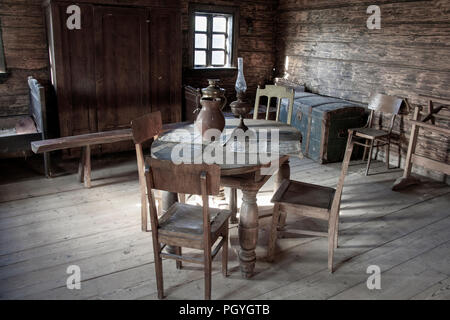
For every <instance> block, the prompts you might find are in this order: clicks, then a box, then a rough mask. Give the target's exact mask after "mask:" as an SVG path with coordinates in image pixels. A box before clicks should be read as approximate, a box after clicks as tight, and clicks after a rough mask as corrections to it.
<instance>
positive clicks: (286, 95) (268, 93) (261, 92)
mask: <svg viewBox="0 0 450 320" xmlns="http://www.w3.org/2000/svg"><path fill="white" fill-rule="evenodd" d="M261 97H267V106H260V100H261ZM272 98H277V107H276V118H275V120H276V121H279V116H280V107H281V100H282V99H288V100H289V106H288V116H287V124H291V118H292V110H293V107H294V88H288V87H284V86H276V85H266V86H265V88H264V89H261V87H260V86H258V89H257V90H256V99H255V108H254V110H253V119H258V111H259V108H260V107H262V108H265V113H266V120H269V113H270V101H271V100H272ZM227 193H228V201H229V207H228V208H229V209H230V210H231V212H232V215H231V223H238V219H237V218H236V213H237V190H236V188H230V189H229V191H228V192H227Z"/></svg>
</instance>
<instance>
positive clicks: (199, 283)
mask: <svg viewBox="0 0 450 320" xmlns="http://www.w3.org/2000/svg"><path fill="white" fill-rule="evenodd" d="M8 165H9V166H12V165H11V164H8ZM290 165H291V178H292V179H295V180H300V181H304V182H308V183H318V184H322V185H325V186H332V187H334V186H335V185H336V183H337V180H338V176H339V172H340V167H341V164H340V163H335V164H328V165H319V164H317V163H315V162H313V161H312V160H310V159H307V158H304V159H298V158H291V161H290ZM24 170H25V169H24ZM364 170H365V163H362V162H361V161H355V162H352V163H351V166H350V168H349V173H348V175H347V177H346V181H345V187H344V191H343V197H342V207H341V222H340V238H339V245H340V247H339V248H338V249H337V250H336V260H335V261H336V264H337V270H336V271H335V273H334V274H330V273H329V272H328V271H327V268H326V265H327V264H326V259H327V242H326V239H324V238H317V237H307V236H298V235H294V236H292V237H291V236H284V237H282V238H280V239H279V240H278V242H277V247H276V259H275V262H274V263H268V262H267V261H266V260H265V254H266V245H267V239H268V226H269V222H270V217H263V218H261V219H260V232H259V240H258V247H257V266H256V274H255V276H254V277H253V278H252V279H249V280H245V279H242V278H241V275H240V271H239V264H238V259H237V254H236V250H237V249H238V236H237V227H236V226H235V225H232V226H231V228H230V242H231V246H232V247H231V248H232V250H230V263H229V270H230V276H229V277H228V278H223V277H222V275H221V273H220V254H219V255H218V256H217V258H216V261H214V263H213V283H212V285H213V291H212V297H213V299H450V280H449V279H450V268H449V267H448V266H449V265H450V264H449V262H450V261H449V259H450V255H448V252H449V251H450V232H449V231H448V230H450V213H449V210H448V208H449V207H450V187H449V186H448V185H446V184H442V183H439V182H436V181H432V180H428V179H423V183H422V184H421V185H418V186H415V187H412V188H410V189H408V190H405V191H403V192H393V191H392V190H391V189H390V188H391V186H392V183H393V182H394V180H395V179H396V178H397V177H399V176H401V174H402V172H401V171H400V170H398V169H392V170H389V172H386V169H385V165H384V164H383V163H380V162H377V161H375V162H374V163H373V165H372V166H371V172H373V174H371V175H370V176H368V177H366V176H364ZM16 171H17V170H15V171H14V170H11V172H16ZM69 171H70V170H69ZM136 171H137V170H136V163H135V160H134V158H133V155H130V156H129V157H128V158H126V157H125V158H121V160H120V161H119V162H118V163H114V161H111V162H104V161H102V160H101V159H94V162H93V182H92V184H93V187H92V188H91V189H85V188H84V187H83V186H82V184H80V183H78V182H77V181H76V175H75V173H74V172H72V173H71V174H67V175H63V176H60V177H56V178H52V179H46V178H43V177H41V176H39V175H36V174H33V173H24V174H23V175H22V176H23V178H21V179H19V180H17V181H15V180H14V179H12V178H11V177H10V178H7V179H5V180H4V182H0V280H1V287H0V298H1V299H156V298H157V295H156V283H155V273H154V263H153V252H152V245H151V234H150V233H143V232H141V231H140V207H139V205H140V198H139V184H138V179H137V172H136ZM272 192H273V179H270V180H269V181H268V183H267V184H266V185H265V186H264V187H263V188H262V190H261V192H260V193H259V195H258V204H259V205H260V206H261V208H262V210H261V211H260V215H262V216H264V215H267V214H268V213H270V211H271V210H270V198H271V195H272ZM240 194H241V193H240V192H238V197H240V196H241V195H240ZM192 201H195V199H192ZM215 204H216V205H218V206H224V205H226V202H225V201H224V200H221V199H215ZM240 204H241V201H240V198H239V200H238V205H240ZM287 222H288V224H289V225H291V226H292V227H294V228H295V227H303V228H304V227H305V226H307V227H309V228H312V229H318V230H320V229H322V228H323V227H324V225H323V223H318V222H316V221H313V220H312V219H298V218H296V217H290V216H288V220H287ZM186 252H188V253H191V254H198V252H196V251H194V250H187V251H186ZM69 265H78V266H80V268H81V273H82V284H81V290H69V289H67V288H66V280H67V277H68V274H67V273H66V270H67V267H68V266H69ZM369 265H378V266H379V267H380V268H381V271H382V273H381V290H369V289H368V288H367V285H366V281H367V278H368V276H369V275H368V274H367V273H366V269H367V267H368V266H369ZM164 281H165V289H166V294H167V296H168V297H167V298H168V299H188V298H190V297H192V296H198V297H201V296H202V295H203V271H202V269H201V267H199V266H197V265H190V264H185V268H183V270H177V269H176V268H175V262H174V261H171V260H170V261H164Z"/></svg>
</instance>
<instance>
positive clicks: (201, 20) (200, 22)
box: [195, 16, 207, 31]
mask: <svg viewBox="0 0 450 320" xmlns="http://www.w3.org/2000/svg"><path fill="white" fill-rule="evenodd" d="M206 26H207V19H206V17H204V16H195V31H206Z"/></svg>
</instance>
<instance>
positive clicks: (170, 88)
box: [150, 8, 182, 123]
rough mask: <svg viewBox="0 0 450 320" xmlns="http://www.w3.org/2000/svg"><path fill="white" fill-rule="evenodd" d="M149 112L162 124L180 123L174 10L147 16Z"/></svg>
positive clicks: (154, 10) (178, 27) (178, 30)
mask: <svg viewBox="0 0 450 320" xmlns="http://www.w3.org/2000/svg"><path fill="white" fill-rule="evenodd" d="M150 21H151V23H150V41H151V42H150V48H151V49H150V50H151V54H150V71H151V80H150V88H151V106H152V111H158V110H160V111H161V114H162V118H163V122H164V123H169V122H179V121H181V89H182V88H181V15H180V12H179V10H178V9H167V8H152V9H151V16H150Z"/></svg>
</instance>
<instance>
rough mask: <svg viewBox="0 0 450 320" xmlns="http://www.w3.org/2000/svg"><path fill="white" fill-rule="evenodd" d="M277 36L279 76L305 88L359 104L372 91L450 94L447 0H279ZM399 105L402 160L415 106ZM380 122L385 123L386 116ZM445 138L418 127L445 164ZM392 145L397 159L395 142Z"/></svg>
mask: <svg viewBox="0 0 450 320" xmlns="http://www.w3.org/2000/svg"><path fill="white" fill-rule="evenodd" d="M369 5H378V6H379V7H380V9H381V29H380V30H369V29H368V28H367V19H368V17H369V14H367V13H366V10H367V7H368V6H369ZM275 38H276V64H277V67H276V69H277V75H279V76H282V77H285V78H287V79H289V80H290V81H294V82H299V83H304V84H305V85H306V87H307V89H308V90H309V91H312V92H316V93H319V94H323V95H328V96H333V97H339V98H343V99H349V100H352V101H356V102H360V103H363V104H366V103H367V101H368V98H369V96H370V93H371V92H382V93H385V94H389V95H396V96H399V97H406V98H408V99H409V100H410V101H411V102H412V103H413V105H415V104H419V105H423V106H426V105H427V100H428V97H426V96H430V97H439V98H444V99H447V100H449V101H450V90H449V89H450V1H447V0H423V1H412V0H389V1H388V0H382V1H367V0H352V1H345V0H280V1H279V7H278V16H277V27H276V37H275ZM402 112H403V113H404V114H403V115H402V116H401V117H399V118H398V119H397V122H396V125H395V127H394V132H396V133H397V134H398V139H397V142H400V143H401V153H400V155H401V157H400V159H401V160H402V161H403V160H404V156H405V154H406V149H407V147H408V140H409V131H410V123H409V119H410V117H411V113H412V110H411V111H410V114H407V113H408V112H407V111H406V110H403V111H402ZM377 121H378V122H379V126H380V127H384V128H386V127H387V126H388V125H389V122H388V119H387V118H386V117H381V119H377ZM437 123H438V124H440V125H442V126H448V125H449V124H448V123H444V122H440V123H439V121H438V122H437ZM448 138H449V137H444V136H442V135H438V134H430V133H429V132H427V131H423V132H422V133H421V136H420V139H419V149H421V152H422V153H423V154H426V155H428V156H429V157H432V158H434V159H436V160H439V161H444V162H446V163H449V161H450V159H449V148H450V144H449V139H448ZM391 150H392V153H393V154H394V156H393V157H392V161H393V162H395V161H396V160H397V159H396V157H397V158H398V152H397V151H396V150H397V148H396V147H395V146H393V147H392V149H391ZM383 155H384V153H383V152H381V153H380V156H381V157H383ZM417 171H418V172H419V173H421V174H427V175H431V176H434V177H438V178H442V177H443V176H442V175H440V174H438V173H433V172H429V171H426V170H420V168H419V170H417Z"/></svg>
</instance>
